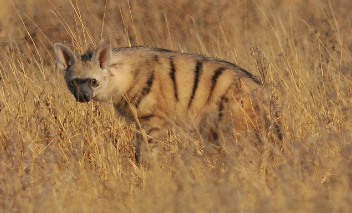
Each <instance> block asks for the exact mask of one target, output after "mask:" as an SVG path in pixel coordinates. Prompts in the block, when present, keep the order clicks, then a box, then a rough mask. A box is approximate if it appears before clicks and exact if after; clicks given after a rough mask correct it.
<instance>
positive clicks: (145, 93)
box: [135, 72, 154, 108]
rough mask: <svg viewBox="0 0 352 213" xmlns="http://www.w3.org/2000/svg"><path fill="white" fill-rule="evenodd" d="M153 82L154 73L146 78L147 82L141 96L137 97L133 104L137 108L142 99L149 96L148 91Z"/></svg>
mask: <svg viewBox="0 0 352 213" xmlns="http://www.w3.org/2000/svg"><path fill="white" fill-rule="evenodd" d="M153 81H154V72H153V73H152V74H151V75H150V76H149V77H148V80H147V82H146V86H145V87H144V88H143V90H142V92H141V95H140V96H139V97H138V100H137V101H136V103H135V106H136V107H137V108H138V106H139V104H140V103H141V101H142V99H143V98H144V97H145V96H146V95H148V94H149V92H150V89H151V87H152V85H153Z"/></svg>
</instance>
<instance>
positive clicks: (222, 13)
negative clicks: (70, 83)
mask: <svg viewBox="0 0 352 213" xmlns="http://www.w3.org/2000/svg"><path fill="white" fill-rule="evenodd" d="M351 11H352V1H350V0H341V1H332V0H330V1H327V0H307V1H306V0H292V1H280V0H271V1H270V0H261V1H259V0H239V1H230V0H217V1H212V0H179V1H171V0H154V1H153V0H129V1H128V0H121V1H120V0H118V1H113V0H106V1H96V0H87V1H83V0H61V1H53V0H42V1H36V0H26V1H20V0H12V1H10V0H0V212H351V211H352V210H351V209H352V162H351V157H352V141H351V140H352V117H351V112H352V108H351V107H352V75H351V71H352V70H351V69H352V68H351V65H352V53H351V51H352V16H351ZM102 37H103V38H104V39H109V40H110V41H111V42H112V46H113V47H121V46H136V45H138V46H151V47H160V48H166V49H171V50H175V51H184V52H193V53H200V54H204V55H207V56H212V57H217V58H221V59H224V60H227V61H230V62H233V63H236V64H238V65H239V66H241V67H243V68H245V69H247V70H249V71H250V72H252V73H253V74H254V75H256V76H258V77H259V78H260V79H261V81H262V82H263V85H264V87H265V88H266V89H267V90H268V91H269V92H268V93H269V95H270V97H271V98H272V100H273V102H275V106H276V107H277V111H278V112H279V113H278V115H279V121H280V123H281V129H282V135H283V139H282V140H281V141H280V140H277V139H275V138H273V139H270V140H267V141H263V143H264V144H263V149H261V150H258V149H256V147H255V146H253V143H251V141H245V140H239V141H232V142H231V141H230V142H229V141H227V143H226V146H224V147H223V152H224V153H225V154H221V153H218V152H211V151H209V152H207V151H204V150H205V149H206V146H207V145H206V141H204V140H202V139H201V138H199V137H194V135H193V134H189V133H187V132H182V131H173V132H170V134H169V137H168V138H167V140H166V141H164V142H163V151H162V153H161V156H160V160H159V162H157V165H156V166H151V167H150V168H144V167H137V166H136V164H135V160H134V148H133V146H132V142H133V141H134V138H135V131H136V130H135V128H134V126H132V125H130V124H128V123H126V122H125V121H124V119H123V118H121V117H119V116H118V115H116V113H115V112H114V109H113V107H112V106H110V105H108V104H98V103H94V102H89V103H84V104H82V103H78V102H76V101H75V99H74V97H73V96H72V95H71V94H70V93H69V91H68V89H67V88H66V84H65V82H64V79H63V73H62V72H61V71H59V70H58V69H57V68H56V67H55V61H54V52H53V44H54V43H56V42H60V43H63V44H65V45H67V46H68V47H70V48H72V49H73V50H75V51H76V52H81V53H82V52H83V51H85V50H86V49H87V48H88V47H89V46H93V47H94V46H95V45H96V44H97V43H98V41H99V40H100V38H102Z"/></svg>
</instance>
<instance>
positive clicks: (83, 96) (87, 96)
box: [74, 89, 93, 103]
mask: <svg viewBox="0 0 352 213" xmlns="http://www.w3.org/2000/svg"><path fill="white" fill-rule="evenodd" d="M74 95H75V98H76V101H78V102H82V103H84V102H88V101H90V100H92V97H93V91H92V90H91V89H86V90H84V89H83V90H76V92H75V94H74Z"/></svg>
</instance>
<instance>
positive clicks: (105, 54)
mask: <svg viewBox="0 0 352 213" xmlns="http://www.w3.org/2000/svg"><path fill="white" fill-rule="evenodd" d="M111 57H112V50H111V45H110V41H107V42H104V39H101V40H100V42H99V44H98V46H97V48H96V49H95V50H94V53H93V56H92V61H93V62H94V63H97V64H99V66H100V67H101V68H102V69H105V68H107V67H109V66H110V65H111Z"/></svg>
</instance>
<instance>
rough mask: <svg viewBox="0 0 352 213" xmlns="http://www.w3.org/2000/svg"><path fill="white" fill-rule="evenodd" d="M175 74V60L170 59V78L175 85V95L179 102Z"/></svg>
mask: <svg viewBox="0 0 352 213" xmlns="http://www.w3.org/2000/svg"><path fill="white" fill-rule="evenodd" d="M175 72H176V69H175V64H174V60H173V58H172V57H171V58H170V73H169V75H170V78H171V80H172V82H173V85H174V95H175V98H176V101H178V96H177V84H176V77H175Z"/></svg>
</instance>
